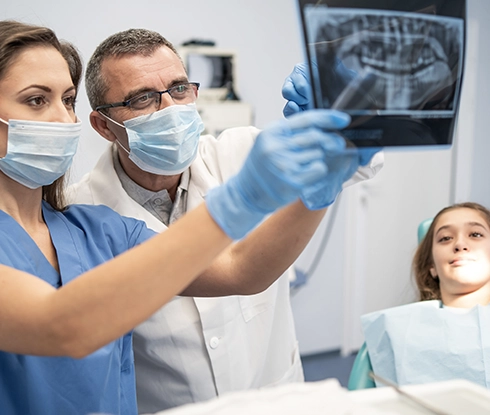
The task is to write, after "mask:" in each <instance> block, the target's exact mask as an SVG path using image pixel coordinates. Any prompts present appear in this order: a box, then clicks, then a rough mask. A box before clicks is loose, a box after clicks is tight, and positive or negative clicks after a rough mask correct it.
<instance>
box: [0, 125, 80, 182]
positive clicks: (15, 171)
mask: <svg viewBox="0 0 490 415" xmlns="http://www.w3.org/2000/svg"><path fill="white" fill-rule="evenodd" d="M0 122H2V123H4V124H7V125H8V142H7V154H6V155H5V157H3V158H0V170H1V171H2V172H3V173H4V174H6V175H7V176H8V177H10V178H11V179H13V180H15V181H16V182H18V183H20V184H22V185H24V186H26V187H29V188H30V189H37V188H38V187H41V186H46V185H48V184H51V183H53V182H54V181H55V180H56V179H58V178H60V177H61V176H63V174H65V173H66V171H67V170H68V168H69V167H70V165H71V163H72V161H73V156H74V155H75V153H76V151H77V146H78V141H79V139H80V135H81V131H82V123H81V122H77V123H61V122H41V121H24V120H9V121H8V122H7V121H4V120H3V119H1V118H0Z"/></svg>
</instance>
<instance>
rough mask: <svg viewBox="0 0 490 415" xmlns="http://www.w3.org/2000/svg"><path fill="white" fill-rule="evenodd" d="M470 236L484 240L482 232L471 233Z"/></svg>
mask: <svg viewBox="0 0 490 415" xmlns="http://www.w3.org/2000/svg"><path fill="white" fill-rule="evenodd" d="M470 236H472V237H473V238H482V237H483V234H482V233H480V232H472V233H470Z"/></svg>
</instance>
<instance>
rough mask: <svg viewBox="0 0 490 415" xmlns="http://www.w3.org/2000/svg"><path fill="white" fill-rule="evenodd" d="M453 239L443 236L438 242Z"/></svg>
mask: <svg viewBox="0 0 490 415" xmlns="http://www.w3.org/2000/svg"><path fill="white" fill-rule="evenodd" d="M450 239H451V237H450V236H443V237H441V238H439V240H438V242H447V241H449V240H450Z"/></svg>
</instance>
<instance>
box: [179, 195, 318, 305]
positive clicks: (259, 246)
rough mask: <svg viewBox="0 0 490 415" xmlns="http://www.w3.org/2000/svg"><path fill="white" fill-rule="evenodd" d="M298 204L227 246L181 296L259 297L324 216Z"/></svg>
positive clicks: (295, 257) (294, 256)
mask: <svg viewBox="0 0 490 415" xmlns="http://www.w3.org/2000/svg"><path fill="white" fill-rule="evenodd" d="M325 213H326V209H321V210H313V211H312V210H308V209H307V208H306V207H305V206H304V204H303V203H302V202H301V201H299V200H298V201H297V202H295V203H293V204H291V205H289V206H287V207H285V208H283V209H281V210H279V211H278V212H276V213H275V214H273V215H272V216H271V217H270V218H268V219H267V220H266V221H264V223H262V224H261V225H260V226H259V227H257V228H256V229H255V230H254V231H252V232H251V233H250V234H249V235H248V236H247V237H246V238H245V239H243V240H241V241H240V242H237V243H235V244H233V245H231V246H230V247H228V248H227V249H226V250H225V251H224V252H223V253H222V254H221V255H220V256H219V257H218V258H217V259H216V260H215V261H214V262H213V263H212V265H211V266H210V267H209V268H208V269H207V270H206V271H205V272H204V273H203V274H202V275H201V276H200V277H199V278H198V279H196V280H195V281H194V282H193V283H192V284H191V285H189V287H188V288H186V289H185V290H184V291H183V292H182V293H181V295H189V296H193V297H206V296H211V297H212V296H224V295H237V294H238V295H247V294H257V293H259V292H261V291H263V290H265V289H266V288H268V287H269V286H270V285H271V284H272V283H273V282H274V281H276V280H277V278H279V277H280V276H281V275H282V274H283V273H284V272H285V271H286V270H287V269H288V268H289V267H290V266H291V265H292V264H293V262H294V261H295V260H296V259H297V258H298V256H299V255H300V254H301V252H302V251H303V250H304V248H305V247H306V245H307V244H308V242H309V241H310V240H311V238H312V236H313V235H314V233H315V231H316V229H317V227H318V225H319V224H320V222H321V220H322V219H323V217H324V216H325Z"/></svg>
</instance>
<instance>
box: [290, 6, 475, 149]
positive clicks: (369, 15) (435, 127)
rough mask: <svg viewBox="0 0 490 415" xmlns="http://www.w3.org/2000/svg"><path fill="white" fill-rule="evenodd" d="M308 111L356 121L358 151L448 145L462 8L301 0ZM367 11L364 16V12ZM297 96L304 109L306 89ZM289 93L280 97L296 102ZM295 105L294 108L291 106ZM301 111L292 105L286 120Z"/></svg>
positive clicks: (352, 132) (351, 134)
mask: <svg viewBox="0 0 490 415" xmlns="http://www.w3.org/2000/svg"><path fill="white" fill-rule="evenodd" d="M297 1H298V3H299V6H300V11H301V21H302V25H303V29H304V31H303V33H304V40H305V49H306V52H307V55H308V60H309V68H308V67H303V68H300V67H297V68H295V71H296V73H293V74H292V75H291V77H293V78H298V76H299V75H301V73H302V72H304V73H306V75H307V76H310V75H311V86H312V88H311V91H312V93H311V101H310V104H309V105H310V107H315V108H331V109H338V110H340V111H345V112H347V113H348V114H349V115H350V116H351V117H352V122H351V124H350V126H349V128H348V129H347V130H346V131H345V135H346V136H347V137H348V138H349V139H351V140H352V142H353V143H354V144H355V145H356V146H358V147H370V146H420V145H437V144H440V145H445V146H447V145H449V144H451V142H452V133H453V129H454V122H455V119H456V113H457V109H458V104H459V95H460V88H461V78H462V72H463V56H464V18H465V10H466V1H465V0H452V1H450V2H449V1H446V0H438V1H437V2H436V3H437V6H435V5H434V4H435V3H434V1H429V0H422V1H417V2H415V1H410V0H407V1H406V2H403V4H400V2H397V1H395V0H392V1H390V0H387V1H384V2H382V4H381V3H380V2H379V1H376V0H371V1H364V2H359V1H355V0H345V1H342V2H338V1H335V0H319V1H318V0H297ZM360 4H362V8H360V7H359V5H360ZM424 6H426V7H424ZM295 84H296V85H300V87H299V88H297V90H296V91H295V93H296V94H297V95H299V96H300V97H301V98H302V100H299V101H296V102H298V104H299V109H304V108H306V105H307V104H306V101H307V98H309V97H308V95H307V94H306V92H305V91H306V87H305V86H304V85H301V84H300V83H299V82H295ZM290 92H292V91H291V88H290V87H288V86H287V85H285V90H283V93H284V95H285V97H286V98H287V99H290V98H288V97H292V95H290V94H289V93H290ZM293 101H294V100H293ZM295 110H298V108H297V107H295V105H294V104H293V103H288V104H287V107H286V108H285V115H289V114H290V113H291V112H294V111H295Z"/></svg>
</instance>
